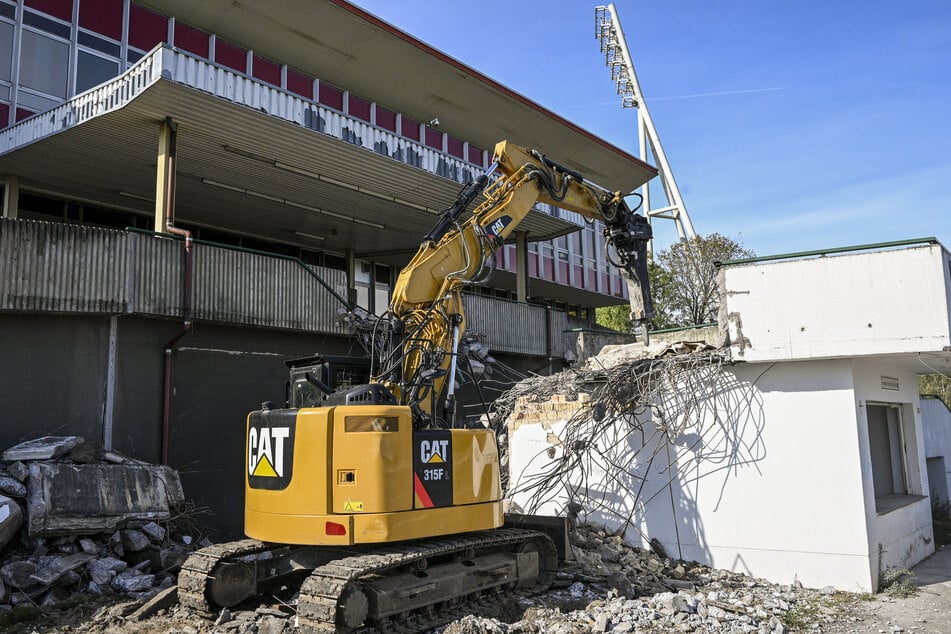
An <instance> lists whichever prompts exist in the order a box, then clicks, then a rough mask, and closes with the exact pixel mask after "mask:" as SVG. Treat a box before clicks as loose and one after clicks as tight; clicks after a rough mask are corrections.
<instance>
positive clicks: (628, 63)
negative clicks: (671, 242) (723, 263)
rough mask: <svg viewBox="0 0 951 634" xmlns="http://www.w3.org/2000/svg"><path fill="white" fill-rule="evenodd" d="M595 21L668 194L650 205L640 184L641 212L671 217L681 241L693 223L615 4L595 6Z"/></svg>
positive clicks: (644, 155)
mask: <svg viewBox="0 0 951 634" xmlns="http://www.w3.org/2000/svg"><path fill="white" fill-rule="evenodd" d="M594 23H595V38H597V40H598V42H599V43H600V45H601V52H602V53H604V63H605V65H606V66H607V67H608V69H609V70H610V71H611V79H612V80H613V81H614V83H615V86H616V87H617V94H618V95H620V96H621V107H623V108H636V109H637V136H638V141H639V146H640V158H641V160H642V161H645V162H647V161H648V158H649V155H648V149H649V150H650V155H652V156H653V157H654V159H655V160H656V162H657V172H658V176H659V177H660V182H661V186H662V187H663V188H664V194H665V196H666V197H667V205H666V206H664V207H660V208H654V207H652V205H651V197H650V188H649V187H648V185H647V184H645V185H643V186H642V187H641V192H640V193H641V195H642V196H643V197H644V207H643V211H644V215H645V217H646V218H647V221H648V222H651V220H652V219H653V218H663V219H665V220H673V221H674V225H675V226H676V228H677V233H678V235H679V236H680V239H681V240H683V239H687V238H695V237H696V235H697V234H696V232H695V231H694V229H693V223H691V222H690V216H689V215H687V207H686V206H685V205H684V201H683V198H682V197H681V195H680V188H678V187H677V182H676V181H675V180H674V173H673V171H672V170H671V169H670V164H669V163H668V162H667V155H666V154H665V153H664V148H663V146H662V145H661V144H660V137H659V136H658V135H657V129H656V128H655V127H654V121H653V119H651V115H650V111H649V110H648V109H647V103H646V102H645V101H644V95H643V93H642V92H641V86H640V84H639V83H638V81H637V74H636V73H635V72H634V62H633V61H632V60H631V53H630V51H629V50H628V48H627V40H626V39H625V38H624V32H623V31H622V30H621V21H620V20H619V19H618V15H617V11H616V10H615V8H614V4H609V5H607V6H606V7H605V6H601V7H596V8H595V10H594ZM647 248H648V252H651V253H652V252H653V240H651V242H650V243H648V247H647Z"/></svg>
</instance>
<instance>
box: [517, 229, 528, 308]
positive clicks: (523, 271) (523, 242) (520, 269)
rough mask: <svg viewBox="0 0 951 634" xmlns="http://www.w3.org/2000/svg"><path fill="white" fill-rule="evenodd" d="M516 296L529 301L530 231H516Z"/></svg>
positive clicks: (524, 301)
mask: <svg viewBox="0 0 951 634" xmlns="http://www.w3.org/2000/svg"><path fill="white" fill-rule="evenodd" d="M515 298H516V299H517V300H518V301H519V302H521V303H522V304H525V303H527V302H528V232H526V231H516V232H515Z"/></svg>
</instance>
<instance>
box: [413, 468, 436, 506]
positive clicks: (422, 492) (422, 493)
mask: <svg viewBox="0 0 951 634" xmlns="http://www.w3.org/2000/svg"><path fill="white" fill-rule="evenodd" d="M413 491H415V492H416V497H418V498H419V501H420V502H422V503H423V507H424V508H427V509H431V508H433V507H434V506H436V505H435V504H433V499H432V498H431V497H429V493H427V492H426V487H424V486H423V483H422V482H420V480H419V475H418V474H416V473H414V474H413Z"/></svg>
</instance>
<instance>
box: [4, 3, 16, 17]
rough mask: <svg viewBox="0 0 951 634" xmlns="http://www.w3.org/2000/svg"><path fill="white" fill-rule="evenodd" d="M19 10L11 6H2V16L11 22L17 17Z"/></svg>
mask: <svg viewBox="0 0 951 634" xmlns="http://www.w3.org/2000/svg"><path fill="white" fill-rule="evenodd" d="M16 14H17V8H16V7H14V6H10V5H9V4H0V15H2V16H3V17H5V18H10V19H11V20H12V19H14V18H15V17H16Z"/></svg>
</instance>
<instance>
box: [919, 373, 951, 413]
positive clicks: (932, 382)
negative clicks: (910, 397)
mask: <svg viewBox="0 0 951 634" xmlns="http://www.w3.org/2000/svg"><path fill="white" fill-rule="evenodd" d="M918 393H919V394H927V395H929V396H937V397H939V398H940V399H941V400H942V401H944V404H945V405H948V406H949V407H951V378H949V377H947V376H945V375H943V374H919V375H918Z"/></svg>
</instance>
